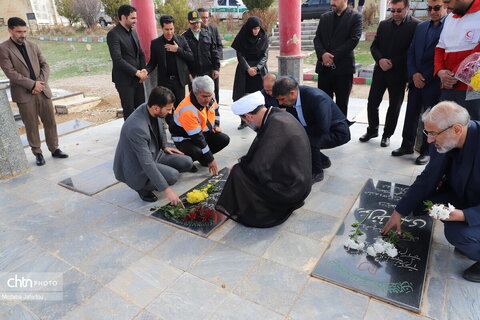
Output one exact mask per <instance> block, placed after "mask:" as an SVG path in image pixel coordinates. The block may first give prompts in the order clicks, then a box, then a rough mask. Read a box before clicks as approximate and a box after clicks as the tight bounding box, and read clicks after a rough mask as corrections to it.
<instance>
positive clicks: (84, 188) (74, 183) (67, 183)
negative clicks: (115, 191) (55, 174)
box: [58, 161, 118, 196]
mask: <svg viewBox="0 0 480 320" xmlns="http://www.w3.org/2000/svg"><path fill="white" fill-rule="evenodd" d="M116 183H118V181H117V179H116V178H115V175H114V174H113V161H107V162H105V163H102V164H100V165H98V166H96V167H93V168H91V169H88V170H86V171H84V172H82V173H79V174H77V175H75V176H72V177H70V178H67V179H64V180H62V181H60V182H59V183H58V184H59V185H61V186H62V187H65V188H68V189H71V190H73V191H77V192H80V193H83V194H86V195H87V196H91V195H94V194H96V193H98V192H100V191H102V190H105V189H107V188H108V187H110V186H112V185H114V184H116Z"/></svg>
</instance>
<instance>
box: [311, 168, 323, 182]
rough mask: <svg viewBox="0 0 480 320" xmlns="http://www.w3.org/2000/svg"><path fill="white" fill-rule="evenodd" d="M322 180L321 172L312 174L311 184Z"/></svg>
mask: <svg viewBox="0 0 480 320" xmlns="http://www.w3.org/2000/svg"><path fill="white" fill-rule="evenodd" d="M323 178H324V175H323V171H322V172H318V173H314V174H312V184H314V183H317V182H320V181H322V180H323Z"/></svg>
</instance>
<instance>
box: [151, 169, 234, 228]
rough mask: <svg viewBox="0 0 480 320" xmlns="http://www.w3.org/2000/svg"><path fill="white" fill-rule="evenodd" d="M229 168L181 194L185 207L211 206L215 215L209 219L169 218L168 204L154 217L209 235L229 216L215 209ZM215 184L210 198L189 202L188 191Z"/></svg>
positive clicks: (156, 212)
mask: <svg viewBox="0 0 480 320" xmlns="http://www.w3.org/2000/svg"><path fill="white" fill-rule="evenodd" d="M228 173H229V171H228V168H223V169H222V170H220V171H219V172H218V175H216V176H212V177H210V178H208V179H206V180H204V181H203V182H201V183H199V184H198V185H196V186H195V187H193V188H192V189H190V190H188V191H187V192H185V193H184V194H182V195H181V196H180V199H181V200H182V202H183V204H184V205H185V208H191V207H197V206H199V205H201V206H203V207H205V208H209V209H212V210H213V216H212V218H211V219H209V220H208V221H186V222H184V221H183V220H178V219H173V218H169V217H168V216H166V215H165V212H164V208H165V207H166V206H163V207H161V208H160V209H158V210H156V211H155V212H154V213H152V217H154V218H157V219H160V220H162V221H163V222H166V223H168V224H171V225H173V226H175V227H179V228H181V229H183V230H186V231H190V232H192V233H195V234H198V235H200V236H202V237H208V235H209V234H210V233H211V232H212V231H213V230H215V229H216V228H217V227H218V226H220V225H221V224H222V223H223V222H224V221H225V220H226V219H227V218H226V217H225V216H224V215H223V214H221V213H219V212H217V211H216V210H215V204H216V203H217V201H218V198H219V197H220V194H221V193H222V190H223V186H224V185H225V182H226V181H227V178H228ZM211 183H214V184H215V189H214V191H213V192H212V193H210V194H209V196H208V198H207V199H206V200H205V201H202V202H200V203H196V204H189V203H188V202H187V200H186V198H187V193H189V192H190V191H192V190H194V189H201V188H203V187H205V186H206V185H207V184H211Z"/></svg>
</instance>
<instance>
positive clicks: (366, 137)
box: [358, 130, 378, 142]
mask: <svg viewBox="0 0 480 320" xmlns="http://www.w3.org/2000/svg"><path fill="white" fill-rule="evenodd" d="M376 137H378V132H368V130H367V133H365V134H364V135H363V136H361V137H360V138H358V140H360V141H361V142H367V141H368V140H370V139H372V138H376Z"/></svg>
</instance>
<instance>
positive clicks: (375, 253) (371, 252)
mask: <svg viewBox="0 0 480 320" xmlns="http://www.w3.org/2000/svg"><path fill="white" fill-rule="evenodd" d="M367 254H368V255H369V256H372V257H375V256H376V255H377V252H376V251H375V249H374V248H373V247H372V246H370V247H368V248H367Z"/></svg>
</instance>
